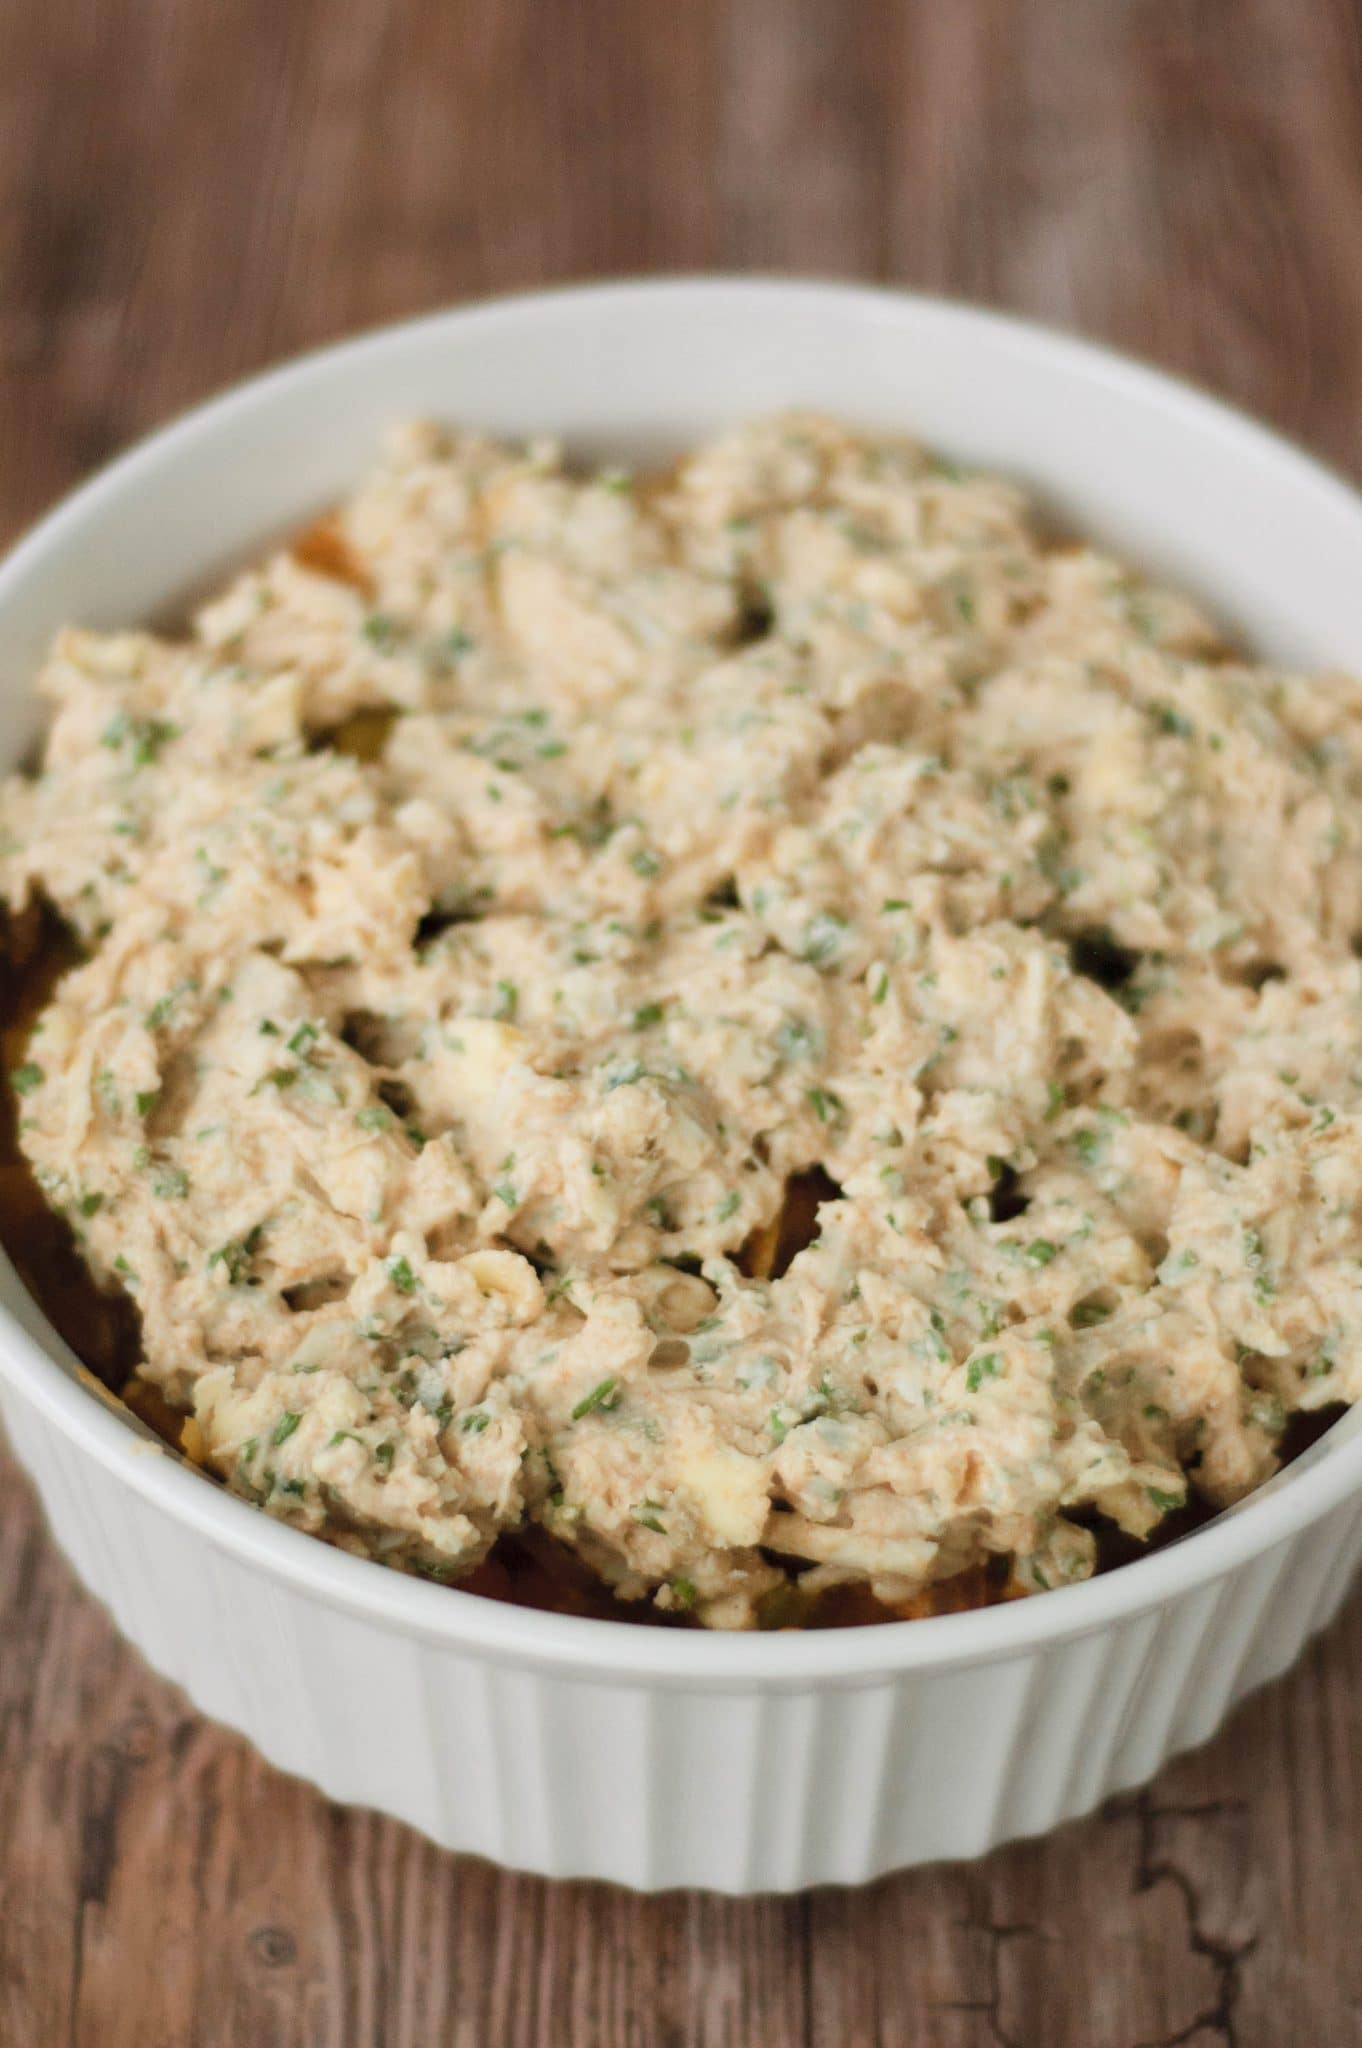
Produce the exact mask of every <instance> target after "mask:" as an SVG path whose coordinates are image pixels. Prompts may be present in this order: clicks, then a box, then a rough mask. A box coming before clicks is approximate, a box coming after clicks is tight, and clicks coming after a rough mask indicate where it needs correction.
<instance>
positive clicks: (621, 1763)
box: [0, 1389, 1362, 1893]
mask: <svg viewBox="0 0 1362 2048" xmlns="http://www.w3.org/2000/svg"><path fill="white" fill-rule="evenodd" d="M0 1409H2V1410H3V1414H4V1419H5V1422H6V1424H7V1426H8V1428H9V1431H10V1434H11V1436H12V1438H13V1440H14V1443H15V1447H16V1449H17V1451H18V1452H19V1455H20V1456H21V1457H22V1458H23V1460H24V1462H25V1463H26V1465H27V1467H28V1469H29V1471H30V1473H31V1474H32V1476H33V1479H34V1481H35V1483H36V1485H37V1487H38V1490H39V1493H40V1494H41V1496H42V1500H43V1504H44V1506H45V1508H46V1511H47V1514H48V1517H49V1520H50V1522H51V1526H52V1530H53V1533H54V1534H55V1536H56V1538H57V1540H58V1542H59V1543H60V1544H61V1546H62V1549H63V1550H64V1551H65V1552H66V1554H67V1556H68V1557H69V1558H70V1560H71V1562H72V1564H73V1565H74V1566H75V1568H76V1570H77V1572H78V1573H79V1574H80V1576H81V1578H82V1579H83V1580H84V1582H85V1584H86V1585H87V1586H88V1587H89V1589H90V1591H91V1592H92V1593H94V1594H95V1595H96V1597H97V1598H99V1599H100V1600H102V1601H103V1602H104V1604H105V1605H106V1606H107V1607H108V1608H109V1610H110V1611H111V1613H112V1615H113V1617H114V1619H115V1621H116V1622H117V1624H118V1626H119V1628H120V1629H122V1631H123V1633H124V1634H125V1635H127V1636H128V1637H130V1639H131V1640H132V1641H133V1642H134V1643H135V1644H136V1645H137V1646H138V1648H139V1649H140V1650H141V1651H142V1652H143V1654H144V1655H145V1657H146V1658H147V1660H148V1662H149V1663H151V1664H152V1665H153V1666H154V1667H155V1668H156V1669H157V1670H158V1671H160V1672H162V1673H163V1674H164V1675H165V1676H166V1677H167V1678H170V1679H173V1680H174V1681H175V1682H176V1683H177V1684H179V1685H181V1686H183V1688H184V1690H185V1691H186V1692H187V1693H188V1695H189V1697H190V1698H191V1699H192V1700H193V1702H194V1704H195V1705H196V1706H197V1707H199V1708H200V1709H201V1710H202V1711H203V1712H204V1713H206V1714H209V1715H211V1716H212V1717H213V1719H215V1720H217V1721H221V1722H224V1723H226V1725H227V1726H229V1727H231V1728H235V1729H237V1730H239V1731H240V1732H241V1733H242V1734H243V1735H245V1736H247V1737H248V1738H249V1739H250V1740H251V1741H252V1742H253V1743H254V1744H255V1745H256V1747H257V1748H258V1749H259V1750H261V1751H262V1753H263V1754H264V1755H265V1756H266V1757H267V1758H268V1759H269V1760H270V1762H271V1763H273V1764H276V1765H277V1766H278V1767H279V1768H280V1769H282V1770H286V1771H290V1772H292V1773H294V1774H295V1775H297V1776H299V1777H303V1778H307V1779H310V1780H311V1781H312V1782H313V1783H314V1784H316V1785H318V1786H319V1787H320V1788H321V1790H322V1791H323V1792H325V1793H326V1794H327V1795H328V1796H329V1797H331V1798H333V1799H338V1800H343V1801H346V1802H348V1803H353V1804H358V1805H362V1806H370V1807H375V1808H377V1809H379V1810H380V1811H381V1812H384V1813H389V1814H393V1815H395V1816H397V1818H399V1819H401V1820H404V1821H407V1822H409V1823H410V1824H411V1825H412V1826H413V1827H416V1828H419V1829H420V1830H421V1831H422V1832H423V1833H424V1834H426V1835H429V1836H431V1837H432V1838H433V1839H434V1840H435V1841H437V1842H439V1843H442V1844H443V1845H444V1846H446V1847H448V1848H451V1849H459V1850H465V1851H469V1852H471V1853H473V1854H475V1855H479V1856H487V1857H491V1858H492V1859H493V1860H494V1861H496V1862H498V1863H503V1864H507V1865H510V1866H511V1867H513V1868H515V1869H520V1870H530V1871H537V1872H539V1873H541V1874H543V1875H544V1876H546V1877H591V1878H603V1879H608V1880H611V1881H613V1882H615V1883H619V1884H624V1885H629V1886H632V1887H634V1888H636V1889H641V1890H661V1889H666V1888H668V1887H672V1886H701V1887H705V1888H708V1889H713V1890H716V1891H724V1892H738V1893H742V1892H762V1891H793V1890H796V1889H799V1888H801V1887H803V1886H807V1885H815V1884H829V1883H830V1884H856V1883H860V1882H862V1881H864V1880H866V1879H869V1878H873V1877H877V1876H880V1875H881V1874H883V1873H884V1872H886V1871H890V1870H896V1869H901V1868H903V1867H904V1866H905V1865H908V1864H914V1863H923V1862H930V1861H935V1860H937V1859H940V1858H955V1857H968V1856H976V1855H979V1854H981V1853H982V1852H983V1851H984V1850H987V1849H989V1848H992V1847H993V1846H994V1845H995V1844H997V1843H999V1842H1004V1841H1007V1840H1009V1839H1011V1838H1013V1837H1015V1836H1019V1835H1031V1834H1038V1833H1040V1832H1042V1831H1043V1830H1045V1829H1047V1828H1050V1827H1053V1826H1055V1825H1056V1824H1058V1823H1059V1822H1060V1821H1064V1820H1068V1819H1071V1818H1073V1817H1074V1816H1076V1815H1078V1814H1081V1813H1085V1812H1087V1811H1088V1810H1089V1809H1090V1808H1091V1807H1093V1806H1094V1805H1096V1804H1097V1803H1098V1802H1099V1801H1100V1800H1101V1799H1103V1798H1105V1797H1106V1796H1107V1795H1108V1794H1109V1793H1111V1792H1116V1791H1121V1790H1126V1789H1129V1788H1130V1787H1133V1786H1135V1785H1139V1784H1141V1783H1143V1782H1144V1781H1145V1780H1146V1779H1147V1778H1149V1777H1150V1776H1151V1775H1152V1773H1153V1772H1155V1771H1156V1770H1157V1769H1158V1768H1159V1766H1160V1764H1161V1763H1163V1762H1164V1760H1165V1759H1166V1758H1168V1757H1170V1756H1172V1755H1174V1754H1176V1753H1177V1752H1178V1751H1179V1750H1183V1749H1186V1748H1188V1747H1190V1746H1191V1745H1193V1744H1196V1743H1199V1742H1203V1741H1205V1740H1206V1738H1207V1737H1208V1736H1210V1735H1211V1734H1212V1733H1213V1732H1214V1731H1215V1729H1216V1728H1217V1727H1218V1726H1219V1724H1220V1722H1221V1721H1222V1720H1223V1718H1224V1716H1225V1714H1226V1713H1227V1712H1228V1710H1229V1709H1230V1707H1231V1706H1233V1704H1234V1703H1235V1701H1236V1700H1238V1699H1240V1698H1241V1697H1242V1696H1243V1695H1244V1694H1245V1693H1246V1692H1248V1691H1250V1690H1251V1689H1252V1688H1253V1687H1254V1686H1256V1685H1260V1684H1262V1683H1263V1682H1264V1681H1265V1680H1267V1679H1270V1678H1273V1677H1275V1676H1277V1675H1278V1674H1279V1673H1280V1672H1282V1671H1284V1670H1285V1669H1286V1668H1287V1666H1288V1665H1289V1664H1290V1663H1291V1662H1292V1660H1293V1659H1294V1658H1295V1657H1296V1656H1297V1655H1298V1653H1299V1652H1300V1650H1301V1648H1302V1647H1303V1645H1304V1644H1305V1642H1306V1641H1307V1640H1308V1638H1309V1637H1310V1636H1311V1635H1312V1634H1313V1633H1314V1632H1315V1631H1316V1630H1317V1629H1319V1628H1320V1627H1322V1626H1323V1624H1324V1623H1325V1622H1326V1621H1328V1620H1329V1618H1330V1617H1331V1616H1332V1615H1333V1613H1334V1612H1335V1610H1336V1609H1337V1607H1338V1605H1339V1603H1340V1601H1341V1599H1342V1597H1343V1595H1344V1592H1345V1591H1346V1589H1347V1587H1348V1584H1349V1582H1350V1580H1351V1579H1352V1576H1353V1573H1354V1571H1355V1569H1356V1566H1357V1564H1358V1561H1359V1557H1360V1556H1362V1501H1357V1500H1349V1501H1346V1502H1345V1503H1344V1504H1343V1505H1342V1506H1341V1507H1339V1508H1336V1509H1334V1510H1333V1511H1332V1512H1331V1513H1330V1514H1328V1515H1326V1516H1324V1517H1323V1518H1322V1519H1321V1520H1319V1521H1317V1522H1315V1523H1314V1524H1313V1525H1312V1526H1310V1527H1308V1528H1306V1529H1304V1530H1302V1531H1301V1532H1299V1533H1298V1534H1296V1535H1294V1536H1293V1537H1291V1538H1290V1539H1289V1540H1288V1541H1286V1542H1285V1543H1282V1544H1279V1545H1277V1546H1276V1547H1275V1548H1274V1549H1272V1550H1269V1551H1267V1552H1265V1553H1263V1554H1262V1555H1260V1556H1258V1557H1255V1558H1252V1559H1250V1560H1249V1561H1248V1562H1247V1563H1245V1564H1241V1565H1239V1566H1238V1567H1237V1568H1235V1569H1234V1570H1232V1571H1230V1572H1228V1573H1227V1574H1225V1575H1224V1576H1223V1577H1221V1578H1220V1579H1218V1580H1213V1581H1212V1582H1210V1583H1209V1584H1205V1585H1202V1586H1199V1587H1195V1588H1192V1589H1191V1590H1189V1591H1188V1592H1186V1593H1184V1594H1181V1595H1179V1596H1178V1597H1176V1598H1174V1599H1173V1600H1171V1601H1169V1602H1168V1603H1167V1604H1166V1605H1164V1606H1163V1607H1162V1608H1161V1609H1159V1610H1157V1611H1155V1612H1152V1613H1143V1614H1137V1615H1134V1616H1129V1617H1123V1618H1120V1619H1117V1620H1115V1621H1112V1622H1111V1623H1109V1624H1108V1625H1106V1626H1105V1627H1103V1628H1100V1629H1097V1630H1094V1631H1093V1632H1092V1633H1090V1634H1087V1635H1084V1636H1081V1637H1078V1638H1077V1639H1073V1640H1069V1641H1061V1642H1057V1643H1054V1644H1051V1645H1045V1646H1042V1647H1040V1648H1038V1649H1035V1650H1031V1651H1028V1652H1026V1653H1025V1654H1021V1655H1011V1656H1003V1657H999V1658H997V1659H995V1660H990V1661H985V1662H976V1663H971V1664H967V1665H962V1666H958V1667H956V1668H954V1669H951V1668H947V1669H942V1670H923V1671H916V1672H905V1673H901V1674H898V1675H896V1676H894V1677H892V1678H890V1679H885V1680H878V1681H872V1682H869V1683H858V1684H854V1685H850V1684H841V1685H839V1684H837V1683H836V1682H835V1680H834V1682H832V1683H831V1684H829V1683H828V1682H826V1681H825V1682H823V1683H821V1684H820V1685H819V1686H817V1687H816V1688H815V1687H814V1686H811V1685H798V1684H794V1685H791V1686H789V1687H788V1688H786V1689H779V1690H771V1689H763V1690H756V1691H753V1690H741V1691H740V1690H736V1689H734V1690H724V1689H719V1688H714V1687H705V1686H685V1687H678V1686H665V1685H662V1684H659V1683H658V1682H656V1681H653V1682H650V1683H647V1684H641V1683H629V1682H625V1681H622V1680H615V1679H611V1680H608V1681H606V1680H602V1681H600V1682H596V1681H593V1680H590V1679H584V1678H579V1677H571V1676H565V1675H563V1674H561V1673H559V1672H556V1671H541V1670H537V1669H535V1668H534V1667H533V1665H531V1664H529V1663H526V1662H511V1661H502V1660H498V1659H496V1658H493V1657H491V1656H488V1655H486V1654H477V1655H470V1654H468V1653H467V1652H465V1651H460V1650H456V1649H452V1648H448V1647H446V1646H444V1645H441V1644H439V1643H433V1642H431V1641H429V1640H426V1639H423V1638H420V1637H417V1636H412V1635H408V1634H404V1633H401V1632H399V1631H398V1630H396V1629H389V1628H386V1627H384V1626H383V1625H382V1624H380V1623H379V1622H377V1621H375V1620H373V1619H371V1618H370V1619H365V1618H362V1617H359V1616H356V1615H353V1614H350V1613H348V1612H345V1611H343V1610H341V1609H339V1608H336V1607H332V1606H330V1605H328V1604H326V1603H324V1602H322V1601H320V1600H318V1599H316V1598H314V1597H310V1596H308V1595H307V1594H306V1593H304V1592H302V1591H299V1590H295V1589H294V1588H292V1587H290V1586H289V1585H287V1584H286V1583H283V1582H281V1581H279V1580H277V1579H275V1578H273V1577H271V1576H270V1575H268V1574H267V1573H265V1572H264V1571H262V1570H261V1569H260V1568H259V1567H257V1566H256V1565H255V1564H253V1563H251V1562H247V1561H245V1560H243V1559H241V1558H239V1557H237V1556H234V1555H231V1554H229V1553H228V1552H226V1551H225V1550H223V1549H221V1548H220V1547H219V1546H218V1545H217V1544H215V1543H213V1542H212V1541H210V1540H209V1539H208V1538H207V1537H205V1536H204V1535H202V1534H201V1533H200V1532H198V1531H196V1530H194V1529H192V1528H190V1527H187V1526H186V1525H185V1523H184V1522H183V1521H180V1520H177V1519H175V1518H174V1517H172V1516H171V1515H169V1514H167V1513H166V1512H165V1510H164V1509H162V1508H161V1507H159V1506H157V1505H155V1504H154V1503H152V1502H150V1501H148V1500H147V1499H145V1498H143V1497H142V1496H140V1495H139V1494H137V1493H136V1492H134V1491H133V1490H132V1489H131V1488H129V1487H127V1486H125V1485H124V1484H123V1483H122V1482H121V1480H120V1479H119V1477H118V1476H117V1474H116V1473H113V1472H111V1471H109V1470H107V1469H106V1468H105V1467H104V1466H102V1465H101V1464H100V1463H98V1462H97V1461H96V1460H94V1459H92V1458H90V1457H89V1456H87V1455H86V1453H85V1452H84V1451H83V1450H81V1449H80V1448H79V1447H78V1446H76V1445H74V1444H73V1443H72V1442H71V1441H70V1440H69V1439H68V1438H67V1437H65V1436H64V1435H63V1434H62V1432H61V1431H60V1430H59V1429H58V1428H56V1427H55V1426H54V1425H53V1424H52V1423H51V1422H50V1421H49V1420H48V1419H47V1418H46V1417H45V1416H43V1415H42V1414H40V1413H39V1411H38V1410H37V1409H36V1408H34V1407H32V1406H30V1405H29V1403H28V1402H27V1401H24V1400H23V1399H22V1398H20V1397H19V1396H18V1395H17V1394H16V1393H15V1392H14V1391H13V1390H12V1389H5V1390H4V1393H3V1399H2V1400H0ZM146 1454H147V1455H149V1456H154V1455H156V1453H155V1452H154V1451H153V1450H148V1451H147V1453H146Z"/></svg>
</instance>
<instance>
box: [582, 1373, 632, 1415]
mask: <svg viewBox="0 0 1362 2048" xmlns="http://www.w3.org/2000/svg"><path fill="white" fill-rule="evenodd" d="M620 1400H621V1395H620V1392H619V1381H618V1380H617V1379H616V1378H615V1377H614V1376H613V1374H612V1376H611V1377H610V1378H609V1379H604V1380H599V1381H598V1382H597V1384H596V1385H595V1386H594V1387H593V1388H592V1389H591V1392H590V1393H589V1394H583V1396H582V1398H581V1400H580V1401H579V1402H578V1403H577V1406H576V1407H575V1408H574V1409H573V1411H572V1419H573V1421H574V1422H580V1421H581V1419H582V1417H583V1416H584V1415H591V1414H594V1413H595V1412H596V1410H597V1409H600V1410H601V1411H602V1412H606V1411H608V1410H609V1409H611V1408H618V1407H619V1404H620Z"/></svg>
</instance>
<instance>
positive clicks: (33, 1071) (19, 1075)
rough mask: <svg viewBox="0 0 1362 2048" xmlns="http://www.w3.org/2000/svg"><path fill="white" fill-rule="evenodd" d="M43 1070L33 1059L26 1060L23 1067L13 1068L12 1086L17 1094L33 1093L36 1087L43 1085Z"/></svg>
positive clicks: (11, 1075)
mask: <svg viewBox="0 0 1362 2048" xmlns="http://www.w3.org/2000/svg"><path fill="white" fill-rule="evenodd" d="M42 1080H43V1070H42V1068H41V1067H40V1066H38V1065H36V1063H35V1062H34V1061H33V1060H25V1061H24V1064H23V1065H22V1066H21V1067H15V1068H13V1069H12V1071H11V1073H10V1077H9V1081H10V1086H11V1088H13V1090H14V1092H15V1094H16V1095H31V1094H32V1093H33V1091H34V1089H35V1088H40V1087H41V1086H42Z"/></svg>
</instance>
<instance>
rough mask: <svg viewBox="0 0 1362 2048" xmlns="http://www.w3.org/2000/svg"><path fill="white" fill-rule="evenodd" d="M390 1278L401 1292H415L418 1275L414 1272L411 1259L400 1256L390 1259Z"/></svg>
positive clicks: (388, 1268)
mask: <svg viewBox="0 0 1362 2048" xmlns="http://www.w3.org/2000/svg"><path fill="white" fill-rule="evenodd" d="M387 1270H388V1278H389V1279H390V1280H391V1281H392V1283H393V1286H394V1287H395V1288H396V1289H397V1291H398V1293H399V1294H415V1292H416V1275H415V1273H413V1272H412V1269H411V1261H410V1260H409V1259H406V1258H402V1257H398V1258H395V1259H389V1260H388V1267H387Z"/></svg>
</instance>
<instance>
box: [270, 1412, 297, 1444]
mask: <svg viewBox="0 0 1362 2048" xmlns="http://www.w3.org/2000/svg"><path fill="white" fill-rule="evenodd" d="M302 1419H303V1418H302V1416H301V1415H300V1414H299V1413H298V1410H297V1409H296V1408H286V1409H285V1410H284V1412H283V1414H282V1415H281V1416H280V1417H279V1420H278V1421H277V1422H276V1423H275V1425H274V1430H273V1432H272V1434H271V1436H270V1442H271V1443H272V1444H286V1443H287V1442H288V1440H289V1438H290V1437H291V1436H292V1435H293V1432H294V1430H295V1429H296V1428H297V1427H298V1424H299V1423H300V1422H301V1421H302Z"/></svg>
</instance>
